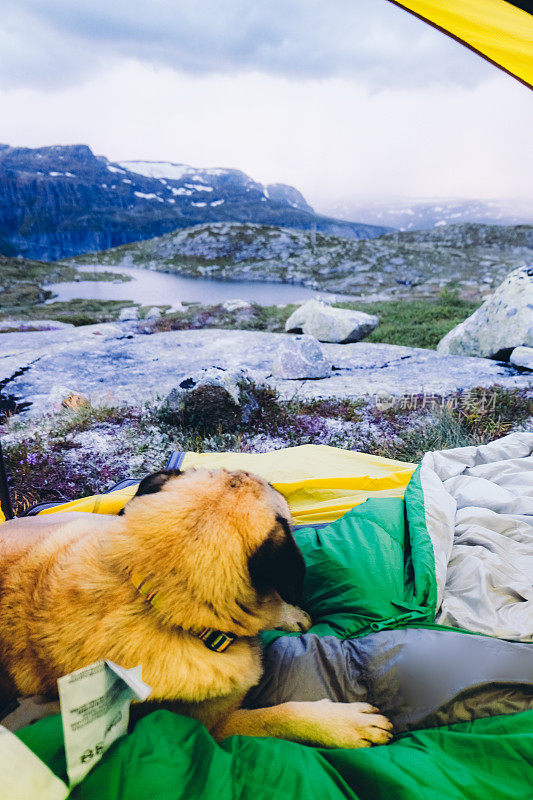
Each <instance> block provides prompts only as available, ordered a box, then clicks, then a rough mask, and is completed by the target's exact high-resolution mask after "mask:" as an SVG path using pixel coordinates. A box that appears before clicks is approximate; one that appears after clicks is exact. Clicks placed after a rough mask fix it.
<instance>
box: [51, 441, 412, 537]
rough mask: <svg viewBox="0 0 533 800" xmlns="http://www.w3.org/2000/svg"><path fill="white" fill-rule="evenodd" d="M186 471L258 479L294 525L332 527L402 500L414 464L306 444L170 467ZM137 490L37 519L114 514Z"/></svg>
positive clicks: (193, 459)
mask: <svg viewBox="0 0 533 800" xmlns="http://www.w3.org/2000/svg"><path fill="white" fill-rule="evenodd" d="M172 462H173V463H174V465H176V466H180V467H181V469H187V468H189V467H205V468H207V469H216V468H220V467H225V468H226V469H245V470H248V471H249V472H254V473H256V474H257V475H261V476H262V477H263V478H265V479H266V480H268V481H270V483H272V484H273V486H275V488H276V489H277V490H278V491H280V492H281V493H282V494H283V495H284V496H285V498H286V499H287V502H288V503H289V506H290V509H291V512H292V516H293V519H294V522H295V523H296V524H299V525H301V524H307V523H314V522H332V521H333V520H336V519H338V518H339V517H341V516H343V514H345V513H346V511H348V510H349V509H350V508H353V507H354V506H356V505H359V503H362V502H364V501H365V500H367V499H368V498H369V497H403V494H404V491H405V487H406V486H407V484H408V483H409V479H410V478H411V475H412V474H413V472H414V470H415V469H416V464H409V463H407V462H405V461H394V460H393V459H390V458H381V457H380V456H372V455H368V453H358V452H355V451H353V450H342V449H340V448H336V447H327V446H326V445H314V444H306V445H302V446H300V447H287V448H284V449H283V450H273V451H272V452H270V453H191V452H188V453H180V454H177V453H176V454H173V457H171V460H170V462H169V463H172ZM136 490H137V486H136V484H134V485H131V486H126V487H125V488H122V489H117V490H116V491H111V492H108V493H107V494H100V495H92V496H91V497H83V498H81V499H79V500H72V501H71V502H69V503H63V504H61V505H57V506H53V507H51V508H44V509H42V510H41V511H39V512H38V513H39V514H57V513H61V512H64V511H88V512H90V513H92V514H116V513H117V512H118V511H120V509H121V508H123V506H124V505H125V504H126V503H127V501H128V500H129V499H130V498H131V497H133V495H134V494H135V492H136Z"/></svg>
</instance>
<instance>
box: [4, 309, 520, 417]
mask: <svg viewBox="0 0 533 800" xmlns="http://www.w3.org/2000/svg"><path fill="white" fill-rule="evenodd" d="M288 339H289V335H287V334H277V333H266V332H261V331H230V330H198V331H195V330H184V331H168V332H163V333H150V334H147V333H139V332H138V330H137V324H136V323H128V322H125V323H121V324H118V323H109V324H102V325H85V326H82V327H78V328H75V327H71V328H62V329H60V330H52V331H41V332H37V331H36V332H29V333H28V332H25V333H4V334H1V342H2V352H1V356H0V381H1V382H2V387H3V393H4V395H14V396H16V397H17V398H18V400H19V402H21V403H31V405H30V406H29V408H28V410H27V411H26V412H25V413H26V414H27V415H33V416H36V415H39V414H42V413H46V412H48V411H50V410H52V409H53V408H54V404H55V403H56V402H58V400H59V401H60V400H61V399H62V398H63V396H66V395H65V393H66V394H68V393H69V392H74V393H77V394H81V395H83V396H86V397H88V398H89V399H90V400H91V402H92V403H93V404H112V405H137V404H139V403H144V402H154V401H156V400H157V399H158V398H159V399H161V398H163V397H165V395H166V394H167V393H168V392H169V391H170V390H171V389H172V387H173V386H174V385H175V384H176V382H179V381H180V380H182V379H183V378H185V377H187V375H188V374H190V373H191V372H195V371H197V370H199V369H202V368H207V367H211V366H218V367H222V368H224V369H236V368H239V367H242V366H244V367H246V368H247V369H249V370H250V372H251V373H252V375H253V376H254V379H255V380H257V381H258V382H262V381H267V382H268V384H269V385H270V386H272V387H273V388H275V389H276V391H277V392H279V394H280V396H281V397H282V398H283V399H290V398H295V397H299V398H302V399H304V398H305V399H306V400H316V399H319V398H337V399H340V398H352V399H357V398H362V397H375V396H376V395H378V394H379V395H386V396H388V395H391V396H392V397H402V396H404V395H409V394H412V393H417V394H419V393H422V394H423V393H426V394H430V395H441V396H442V395H447V394H451V393H453V392H456V391H465V390H468V389H470V388H472V387H474V386H485V387H489V386H492V385H493V384H499V385H501V386H504V387H505V388H509V389H510V388H525V387H527V386H529V385H530V383H531V379H530V377H529V375H526V374H521V373H520V372H519V370H517V369H515V368H513V367H511V366H509V365H504V364H502V363H499V362H496V361H492V360H490V359H485V358H470V357H463V356H452V355H441V354H438V353H436V352H435V351H434V350H424V349H422V348H409V347H402V346H399V345H388V344H378V343H368V342H356V343H354V344H344V345H341V344H322V345H321V348H322V351H323V354H324V357H325V359H326V360H327V362H328V364H329V365H330V366H329V370H328V374H327V377H324V378H322V379H321V380H305V379H303V380H293V379H287V378H285V377H283V376H277V375H274V374H273V364H274V361H275V359H276V356H277V353H278V350H279V348H280V346H283V345H284V343H285V342H286V341H287V340H288Z"/></svg>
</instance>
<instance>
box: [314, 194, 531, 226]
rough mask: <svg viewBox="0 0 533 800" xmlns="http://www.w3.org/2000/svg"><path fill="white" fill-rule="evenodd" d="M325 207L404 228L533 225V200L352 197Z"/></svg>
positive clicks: (341, 214) (343, 215) (324, 203)
mask: <svg viewBox="0 0 533 800" xmlns="http://www.w3.org/2000/svg"><path fill="white" fill-rule="evenodd" d="M321 209H322V211H323V212H324V213H326V214H331V215H332V216H335V217H340V218H341V219H348V220H349V219H361V220H364V221H365V222H368V223H371V224H373V225H386V226H389V227H391V228H396V229H397V230H400V231H412V230H429V229H430V228H439V227H444V226H445V225H456V224H458V223H463V222H476V223H480V224H485V225H531V224H533V199H531V198H530V199H524V198H517V199H514V200H476V199H470V200H469V199H464V198H455V199H454V198H434V199H431V198H412V197H392V196H391V197H364V196H362V197H351V198H344V199H338V198H337V199H335V200H331V201H322V203H321Z"/></svg>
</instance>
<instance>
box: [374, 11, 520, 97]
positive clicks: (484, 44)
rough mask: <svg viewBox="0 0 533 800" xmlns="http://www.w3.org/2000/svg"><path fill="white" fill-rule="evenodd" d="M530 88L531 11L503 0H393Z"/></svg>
mask: <svg viewBox="0 0 533 800" xmlns="http://www.w3.org/2000/svg"><path fill="white" fill-rule="evenodd" d="M389 2H391V3H394V4H395V5H397V6H400V8H404V9H405V10H406V11H409V12H411V13H412V14H415V15H416V16H418V17H420V18H421V19H423V20H424V21H425V22H429V23H430V24H431V25H433V26H434V27H436V28H439V29H440V30H442V31H443V32H444V33H447V34H448V35H449V36H452V37H453V38H454V39H457V40H458V41H460V42H461V43H462V44H464V45H466V46H467V47H469V48H470V49H471V50H475V52H477V53H479V54H480V55H482V56H483V57H484V58H486V59H488V60H489V61H491V62H492V63H493V64H495V65H496V66H498V67H500V68H501V69H503V70H505V71H506V72H508V73H509V74H510V75H513V76H514V77H515V78H518V80H520V81H522V83H524V84H526V86H529V87H530V88H533V14H531V13H528V11H524V10H523V9H522V8H519V6H520V5H521V6H526V3H516V4H514V3H512V2H507V0H468V2H463V1H462V0H413V1H412V2H397V0H389Z"/></svg>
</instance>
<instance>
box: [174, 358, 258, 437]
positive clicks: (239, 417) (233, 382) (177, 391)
mask: <svg viewBox="0 0 533 800" xmlns="http://www.w3.org/2000/svg"><path fill="white" fill-rule="evenodd" d="M252 379H253V378H252V375H251V373H250V372H248V370H246V369H235V370H228V369H224V368H222V367H209V368H207V369H201V370H198V371H197V372H195V373H192V374H190V375H186V376H185V377H184V378H183V379H182V380H181V381H180V382H179V383H178V385H177V386H175V387H174V388H173V389H172V390H171V391H170V392H169V394H168V395H167V397H166V398H165V400H164V401H163V403H162V405H161V411H162V413H163V415H164V416H165V417H166V418H167V419H168V420H169V421H175V422H176V423H180V424H184V425H186V426H187V427H189V428H193V429H195V430H199V431H204V432H214V431H216V430H218V429H220V430H222V431H233V430H235V429H236V428H237V426H238V424H239V423H240V422H244V423H247V422H249V421H250V420H251V418H252V417H253V414H254V412H255V411H256V410H257V402H256V400H255V397H254V395H253V392H252V391H251V390H250V388H249V387H250V385H251V382H252Z"/></svg>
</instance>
